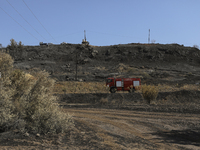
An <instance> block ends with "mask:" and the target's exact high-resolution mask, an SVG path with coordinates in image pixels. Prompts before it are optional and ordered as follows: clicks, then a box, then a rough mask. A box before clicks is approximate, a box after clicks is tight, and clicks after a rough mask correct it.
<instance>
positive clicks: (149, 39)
mask: <svg viewBox="0 0 200 150" xmlns="http://www.w3.org/2000/svg"><path fill="white" fill-rule="evenodd" d="M148 43H150V29H149V36H148Z"/></svg>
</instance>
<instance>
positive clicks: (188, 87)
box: [158, 84, 200, 92]
mask: <svg viewBox="0 0 200 150" xmlns="http://www.w3.org/2000/svg"><path fill="white" fill-rule="evenodd" d="M158 89H159V92H175V91H180V90H194V91H200V85H196V84H185V85H183V86H181V87H180V86H179V85H178V84H177V85H172V86H169V85H165V84H164V85H161V84H158Z"/></svg>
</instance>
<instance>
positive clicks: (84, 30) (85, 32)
mask: <svg viewBox="0 0 200 150" xmlns="http://www.w3.org/2000/svg"><path fill="white" fill-rule="evenodd" d="M84 40H85V42H86V32H85V30H84Z"/></svg>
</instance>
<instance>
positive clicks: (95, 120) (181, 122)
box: [67, 108, 200, 150]
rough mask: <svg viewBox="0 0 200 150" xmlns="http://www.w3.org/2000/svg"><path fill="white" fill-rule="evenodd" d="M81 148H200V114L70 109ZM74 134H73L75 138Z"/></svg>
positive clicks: (76, 139)
mask: <svg viewBox="0 0 200 150" xmlns="http://www.w3.org/2000/svg"><path fill="white" fill-rule="evenodd" d="M67 111H68V112H69V113H70V114H73V116H74V120H75V127H76V129H77V131H76V132H79V133H80V134H81V135H82V136H79V138H78V137H77V136H76V138H75V132H74V135H73V133H71V138H73V139H74V140H75V141H74V142H77V141H79V142H77V145H76V146H77V147H78V146H80V148H81V149H84V148H87V149H88V148H89V149H170V150H172V149H181V150H182V149H200V138H199V137H200V136H199V135H200V132H199V128H198V126H199V124H200V116H199V115H198V114H183V113H166V112H165V113H163V112H146V111H130V110H114V109H96V108H95V109H91V108H88V109H77V108H76V109H67ZM73 136H74V137H73Z"/></svg>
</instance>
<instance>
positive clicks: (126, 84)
mask: <svg viewBox="0 0 200 150" xmlns="http://www.w3.org/2000/svg"><path fill="white" fill-rule="evenodd" d="M106 86H107V87H109V88H110V92H111V93H115V92H116V91H129V92H130V93H132V92H134V91H135V87H139V88H140V87H141V80H140V78H107V80H106Z"/></svg>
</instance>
